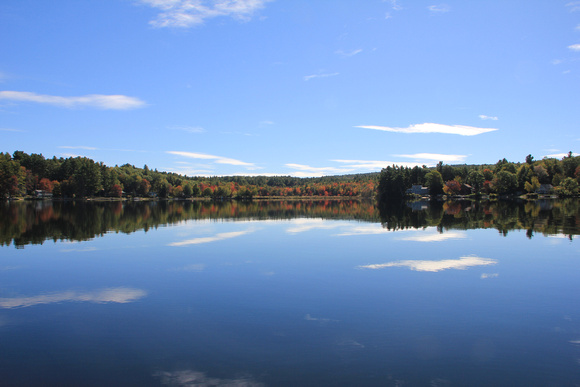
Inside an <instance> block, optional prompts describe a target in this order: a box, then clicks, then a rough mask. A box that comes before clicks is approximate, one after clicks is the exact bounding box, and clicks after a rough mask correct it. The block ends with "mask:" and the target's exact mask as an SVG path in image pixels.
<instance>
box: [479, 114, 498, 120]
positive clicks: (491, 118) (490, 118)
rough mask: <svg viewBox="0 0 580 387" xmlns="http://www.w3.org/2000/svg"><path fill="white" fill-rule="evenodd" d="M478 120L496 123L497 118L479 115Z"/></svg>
mask: <svg viewBox="0 0 580 387" xmlns="http://www.w3.org/2000/svg"><path fill="white" fill-rule="evenodd" d="M479 118H481V119H482V120H492V121H497V117H493V116H486V115H485V114H480V115H479Z"/></svg>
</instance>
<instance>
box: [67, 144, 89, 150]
mask: <svg viewBox="0 0 580 387" xmlns="http://www.w3.org/2000/svg"><path fill="white" fill-rule="evenodd" d="M59 148H61V149H84V150H97V148H95V147H93V146H82V145H79V146H68V145H62V146H59Z"/></svg>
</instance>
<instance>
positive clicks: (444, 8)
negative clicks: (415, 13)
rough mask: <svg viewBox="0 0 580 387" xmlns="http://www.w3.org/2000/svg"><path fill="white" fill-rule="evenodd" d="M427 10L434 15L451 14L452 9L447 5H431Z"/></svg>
mask: <svg viewBox="0 0 580 387" xmlns="http://www.w3.org/2000/svg"><path fill="white" fill-rule="evenodd" d="M427 9H428V10H429V11H431V12H433V13H445V12H449V11H450V8H449V6H448V5H447V4H439V5H430V6H428V7H427Z"/></svg>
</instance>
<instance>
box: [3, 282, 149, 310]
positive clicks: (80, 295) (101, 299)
mask: <svg viewBox="0 0 580 387" xmlns="http://www.w3.org/2000/svg"><path fill="white" fill-rule="evenodd" d="M146 295H147V292H146V291H144V290H141V289H134V288H123V287H120V288H106V289H100V290H95V291H93V292H77V291H72V290H71V291H67V292H60V293H47V294H42V295H39V296H32V297H11V298H0V308H4V309H13V308H24V307H28V306H34V305H40V304H54V303H57V302H65V301H79V302H96V303H99V304H103V303H107V302H115V303H119V304H125V303H128V302H133V301H137V300H138V299H140V298H143V297H145V296H146Z"/></svg>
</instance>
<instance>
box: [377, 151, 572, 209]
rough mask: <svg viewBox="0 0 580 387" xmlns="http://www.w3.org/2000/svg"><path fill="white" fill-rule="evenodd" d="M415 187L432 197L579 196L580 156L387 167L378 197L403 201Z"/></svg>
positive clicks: (383, 171) (379, 181)
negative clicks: (559, 158)
mask: <svg viewBox="0 0 580 387" xmlns="http://www.w3.org/2000/svg"><path fill="white" fill-rule="evenodd" d="M413 185H422V186H426V187H428V188H429V194H430V195H442V194H446V195H451V196H453V195H470V194H471V195H476V196H477V195H481V194H487V195H490V194H491V195H521V194H532V195H533V194H535V193H537V192H538V191H540V189H541V188H542V189H543V190H544V191H545V192H546V193H554V194H558V195H559V196H563V197H566V196H575V195H578V194H579V186H580V156H573V155H572V152H570V153H568V155H567V156H565V157H564V158H562V159H561V160H558V159H555V158H544V159H542V160H534V157H533V156H532V155H528V156H526V158H525V161H524V162H522V163H514V162H509V161H507V160H506V159H505V158H504V159H502V160H499V161H498V162H497V163H496V164H490V165H455V166H452V165H444V164H443V163H442V162H439V163H438V164H437V166H436V167H435V168H427V167H426V166H423V167H421V168H420V167H417V166H416V167H413V168H408V167H400V166H396V165H393V166H392V167H387V168H384V169H383V170H382V171H381V173H380V175H379V179H378V185H377V198H378V200H379V201H380V202H387V201H391V200H397V199H402V198H404V197H405V196H406V195H407V189H409V188H411V187H412V186H413Z"/></svg>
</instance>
